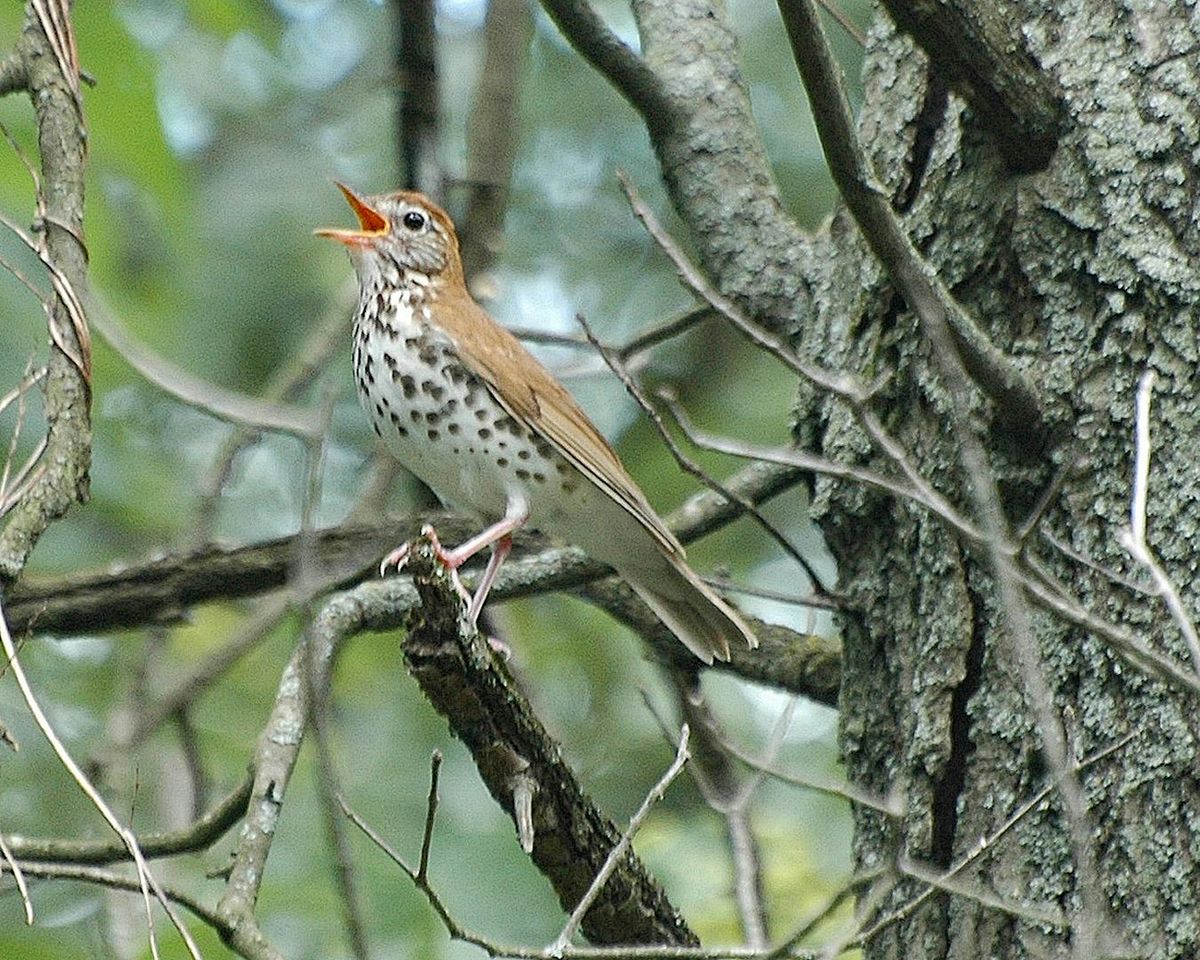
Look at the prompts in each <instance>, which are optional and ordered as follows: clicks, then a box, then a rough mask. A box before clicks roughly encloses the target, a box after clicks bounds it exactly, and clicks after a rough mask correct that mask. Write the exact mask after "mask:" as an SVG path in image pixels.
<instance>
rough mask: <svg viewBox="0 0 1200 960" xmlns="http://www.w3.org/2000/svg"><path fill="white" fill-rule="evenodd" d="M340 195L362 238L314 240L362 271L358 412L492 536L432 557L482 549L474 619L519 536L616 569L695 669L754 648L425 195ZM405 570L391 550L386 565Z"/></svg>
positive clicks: (457, 558)
mask: <svg viewBox="0 0 1200 960" xmlns="http://www.w3.org/2000/svg"><path fill="white" fill-rule="evenodd" d="M338 186H339V187H340V189H341V191H342V193H343V194H345V196H346V199H347V200H348V201H349V203H350V206H351V207H352V208H353V210H354V213H355V215H356V216H357V217H358V222H359V229H356V230H339V229H323V230H318V231H316V232H317V234H318V235H320V236H324V237H330V238H332V239H334V240H338V241H340V242H341V243H343V244H345V245H346V247H347V248H348V249H349V251H350V258H351V260H353V262H354V267H355V270H356V271H357V273H358V281H359V303H358V309H357V312H356V313H355V315H354V378H355V381H356V382H357V384H358V395H359V399H360V400H361V401H362V405H363V407H364V409H365V410H366V412H367V415H368V416H369V417H370V418H371V423H372V425H373V426H374V428H375V432H376V433H377V434H378V435H379V436H380V437H381V438H382V440H383V442H384V444H385V445H386V446H387V448H388V449H389V450H390V451H391V452H392V453H393V454H394V455H395V456H396V457H397V458H398V459H399V460H400V461H401V462H402V463H403V464H404V465H405V466H406V467H407V468H408V469H409V470H411V471H412V472H413V473H414V474H416V475H417V476H418V477H419V478H420V479H421V480H422V481H424V482H425V483H426V484H427V485H428V486H429V487H430V488H431V489H432V490H433V491H434V492H435V493H436V494H437V495H438V496H439V497H441V498H442V499H443V500H445V501H446V503H447V504H449V505H450V506H451V507H454V508H455V509H460V510H464V511H467V512H469V513H471V514H473V515H476V516H478V517H480V518H482V519H483V521H484V522H485V523H486V524H487V527H486V529H484V530H483V531H482V532H481V533H480V534H478V535H477V536H475V537H472V538H471V539H470V540H468V541H466V542H465V543H463V544H460V545H459V546H458V547H456V548H454V549H453V550H444V549H442V548H441V547H440V545H438V546H437V549H438V555H439V557H440V559H441V560H442V561H444V562H445V563H446V565H447V566H448V567H449V568H450V569H451V570H452V571H453V570H456V569H457V568H458V567H459V566H461V565H462V564H463V563H465V562H466V561H467V560H468V559H469V558H470V557H472V556H474V555H475V554H476V553H478V552H479V551H481V550H483V549H484V548H485V547H488V546H491V547H492V548H493V549H492V556H491V559H490V562H489V563H488V566H487V569H486V570H485V572H484V576H483V578H482V580H481V581H480V584H479V586H478V587H477V588H476V591H475V595H474V597H473V598H471V605H470V617H471V619H472V621H474V618H475V617H477V616H478V614H479V610H480V608H481V607H482V606H483V601H484V599H485V598H486V596H487V592H488V589H489V588H490V587H491V584H492V582H493V580H494V579H495V576H496V572H497V571H498V570H499V568H500V564H501V563H503V561H504V558H505V557H506V556H507V555H508V553H509V551H510V550H511V549H512V534H513V531H514V530H516V529H517V528H518V527H520V526H521V525H522V524H525V523H528V524H529V525H530V526H532V527H535V528H537V529H540V530H543V531H545V532H547V533H550V534H553V535H555V536H558V537H561V538H562V539H564V540H567V541H569V542H570V543H573V544H576V545H577V546H579V547H582V548H583V549H584V551H585V552H587V553H588V555H589V556H591V557H593V558H594V559H596V560H599V561H601V562H603V563H606V564H609V565H610V566H612V567H613V568H614V569H615V570H616V571H617V572H618V573H619V574H620V575H621V576H622V577H623V578H624V579H625V580H626V581H628V583H629V585H630V586H631V587H633V589H634V590H635V591H636V592H637V593H638V595H639V596H641V598H642V599H643V600H645V601H646V603H647V604H648V605H649V606H650V608H651V609H652V610H653V611H654V612H655V613H656V614H657V615H658V617H659V618H660V619H661V620H662V621H663V623H665V624H666V625H667V627H669V628H670V629H671V631H672V632H673V633H674V634H675V635H676V636H677V637H678V638H679V639H680V640H681V641H682V642H683V643H684V644H685V645H686V646H687V647H688V649H689V650H691V651H692V652H693V653H695V654H696V656H698V657H700V659H702V660H704V661H705V662H708V663H711V662H712V659H713V657H714V656H716V657H720V658H722V659H725V660H727V659H729V644H730V641H739V642H744V643H748V644H749V645H750V646H751V647H753V646H755V639H754V634H753V633H752V632H751V631H750V628H749V627H748V626H747V625H746V623H745V621H744V620H743V619H742V618H741V617H740V616H739V615H738V614H737V613H736V612H735V611H734V610H733V609H732V608H731V607H730V606H729V605H728V604H727V603H725V601H723V600H722V599H721V598H720V597H718V596H717V595H716V594H715V593H714V592H713V591H712V590H711V589H709V587H708V586H707V585H705V584H704V582H703V581H701V579H700V578H699V577H698V576H697V575H696V574H695V573H694V572H693V571H692V569H691V568H690V567H689V566H688V565H687V562H686V560H685V559H684V552H683V547H682V546H680V544H679V541H678V540H676V539H675V537H674V536H673V535H672V534H671V531H670V530H668V529H667V528H666V526H665V525H664V524H663V522H662V520H661V519H659V517H658V516H657V515H656V514H655V512H654V510H653V509H652V508H651V507H650V504H649V503H647V501H646V498H645V496H644V495H643V494H642V491H641V490H640V489H638V486H637V484H636V483H634V481H633V478H632V477H630V476H629V474H628V473H627V472H626V470H625V468H624V466H622V464H621V461H620V460H619V459H618V458H617V455H616V453H615V452H614V451H613V449H612V447H610V446H609V445H608V443H607V442H606V441H605V439H604V437H602V436H601V435H600V432H599V431H598V430H597V429H596V427H595V426H594V425H593V424H592V422H591V421H590V420H589V419H588V418H587V416H586V415H585V414H584V412H583V411H582V410H581V409H580V408H579V405H578V404H576V402H575V401H574V399H573V398H572V397H571V395H570V394H569V393H567V391H566V390H565V389H564V388H563V386H562V385H561V384H560V383H559V382H558V381H557V380H555V379H554V377H553V376H551V374H550V373H549V372H548V371H547V370H546V369H545V367H543V366H542V365H541V364H540V363H539V362H538V361H537V360H536V359H535V358H534V357H533V356H532V355H531V354H530V353H529V352H528V351H527V350H526V349H525V348H524V347H523V346H522V345H521V344H520V342H519V341H518V340H517V339H516V337H514V336H513V335H512V334H511V333H509V332H508V331H507V330H505V329H504V328H503V327H501V326H500V325H499V324H498V323H496V321H494V320H493V319H492V318H491V317H490V316H488V315H487V313H486V312H485V311H484V310H483V308H482V307H480V306H479V304H477V303H476V302H475V301H474V300H473V299H472V298H471V294H470V293H469V292H468V291H467V288H466V284H465V282H464V278H463V268H462V260H461V258H460V256H459V250H458V237H457V235H456V234H455V232H454V224H453V223H452V222H451V220H450V218H449V216H447V215H446V213H445V212H444V211H443V210H441V209H440V208H439V207H437V206H436V205H435V204H434V203H432V202H431V201H430V200H429V199H428V198H427V197H425V196H424V195H423V194H420V193H413V192H408V191H397V192H396V193H389V194H383V195H380V196H371V197H362V196H359V195H358V194H356V193H355V192H354V191H353V190H351V189H349V188H348V187H345V186H342V185H341V184H338ZM433 539H434V543H435V544H436V543H437V541H436V537H434V538H433ZM406 556H407V547H400V548H399V549H398V550H397V551H395V552H394V553H392V554H391V555H389V556H388V557H387V558H385V560H384V563H383V565H382V566H383V568H386V567H387V566H389V565H391V564H393V563H395V564H399V563H402V562H403V560H404V558H405V557H406Z"/></svg>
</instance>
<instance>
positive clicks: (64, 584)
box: [8, 463, 841, 704]
mask: <svg viewBox="0 0 1200 960" xmlns="http://www.w3.org/2000/svg"><path fill="white" fill-rule="evenodd" d="M803 476H805V473H804V471H802V470H800V469H798V468H795V467H790V466H779V465H775V464H764V463H753V464H751V465H749V466H748V467H745V468H744V469H742V470H740V471H738V472H737V473H736V474H735V475H734V476H733V477H731V478H729V479H728V480H727V481H726V486H728V487H729V488H730V489H731V490H734V491H735V492H737V493H739V494H740V495H742V496H744V497H746V498H747V499H749V500H751V501H753V502H754V503H763V502H765V501H767V500H769V499H771V498H772V497H774V496H776V495H778V494H779V493H781V492H783V491H784V490H787V489H788V488H790V487H792V486H794V485H795V484H796V483H797V482H798V481H799V480H800V479H801V478H802V477H803ZM741 512H742V511H741V508H740V507H739V506H738V505H737V504H735V503H731V502H729V501H728V500H726V499H725V498H724V497H721V496H719V495H718V494H715V493H713V492H712V491H710V490H705V491H703V492H701V493H698V494H696V495H695V496H694V497H692V498H691V499H690V500H688V501H687V502H686V503H685V504H684V505H683V506H682V507H680V508H679V510H677V511H675V512H674V513H673V514H672V515H671V516H670V517H669V518H668V519H669V522H670V525H671V527H672V529H674V530H675V531H676V533H677V534H678V535H679V537H680V539H681V540H683V541H684V542H685V543H687V542H689V541H691V540H695V539H697V538H699V537H702V536H704V535H705V534H707V533H710V532H712V531H713V530H716V529H718V528H719V527H722V526H724V525H725V524H727V523H729V522H730V521H732V520H734V519H736V518H737V517H738V516H740V515H741ZM427 519H431V518H429V517H418V518H411V519H410V522H408V523H407V524H403V523H390V524H389V523H385V524H375V525H369V526H366V525H346V526H343V527H335V528H333V529H330V530H323V531H320V532H318V533H315V534H313V535H312V536H311V538H310V539H308V540H306V541H304V542H303V544H301V542H300V541H299V540H298V538H297V537H283V538H280V539H278V540H272V541H268V542H267V543H261V544H253V545H251V546H248V547H238V548H233V549H230V548H222V547H206V548H204V549H202V550H198V551H195V552H193V553H188V554H183V555H179V556H169V557H165V558H157V559H154V560H151V561H149V562H147V563H145V564H141V565H137V566H131V567H129V568H126V569H124V570H121V571H118V572H116V573H110V572H104V573H97V574H89V575H86V576H82V577H77V576H71V577H66V578H63V579H61V580H55V581H39V582H33V583H21V584H18V585H17V586H16V587H15V588H14V589H13V592H12V595H11V598H10V600H9V603H8V615H9V622H10V624H12V628H13V632H14V633H24V632H28V631H37V632H48V633H55V632H57V633H71V632H79V631H97V630H111V629H115V628H117V627H131V626H138V625H142V624H146V623H155V622H164V621H170V620H172V619H176V618H178V617H180V616H182V615H183V613H184V612H185V611H186V610H187V609H188V608H189V607H191V606H193V605H195V604H198V603H204V602H208V601H213V600H229V599H235V598H237V597H247V596H256V595H258V594H261V593H265V592H268V591H271V590H276V589H279V588H280V587H283V586H285V585H287V584H288V582H289V577H290V576H291V574H292V572H293V568H294V565H295V563H296V561H297V558H298V550H300V549H303V550H304V551H305V552H306V556H305V563H306V568H307V569H309V570H317V571H320V574H319V575H320V576H321V578H322V579H323V580H324V581H325V582H326V583H327V584H328V586H329V587H335V586H339V585H348V584H351V583H355V582H358V581H359V580H361V579H362V578H363V576H366V575H369V574H370V573H371V571H373V570H374V567H375V564H376V563H377V562H378V560H379V558H380V556H382V554H383V553H385V552H386V551H387V550H388V549H389V548H391V547H393V546H395V545H396V543H398V542H399V541H401V540H403V539H404V538H405V536H406V535H408V534H411V533H415V532H416V530H417V529H418V528H419V526H420V524H421V522H422V521H424V520H427ZM432 519H433V521H434V522H435V524H436V526H437V528H438V530H439V531H440V532H441V534H442V535H443V538H444V539H445V540H446V541H447V542H455V541H457V540H459V539H462V538H464V537H465V536H467V535H469V534H470V533H471V532H473V531H472V528H471V526H470V523H469V522H468V521H464V520H463V519H461V518H456V517H450V516H446V515H438V516H437V517H435V518H432ZM529 544H532V545H536V546H542V545H543V544H544V541H541V540H540V539H539V538H536V537H533V536H528V535H525V536H522V537H519V538H518V548H522V547H523V546H525V545H529ZM608 573H609V571H608V569H607V568H606V567H604V566H602V565H600V564H597V563H593V562H591V561H589V560H588V559H587V558H586V557H585V556H584V555H583V554H582V553H581V552H580V551H578V550H555V549H551V550H543V551H542V552H541V553H537V554H534V555H531V556H528V557H525V558H522V559H521V560H519V561H513V562H510V563H509V564H506V565H505V567H504V568H503V569H502V570H501V574H500V579H499V580H498V581H497V583H496V586H495V588H494V590H493V592H492V597H493V599H495V600H503V599H506V598H514V597H523V596H529V595H531V594H534V593H544V592H546V591H548V590H569V589H574V588H577V587H584V586H585V585H587V584H591V585H590V586H587V587H586V589H583V590H581V595H582V596H583V598H584V599H586V600H588V601H589V602H592V603H595V604H597V605H599V606H601V607H603V608H604V609H605V610H607V611H608V612H609V613H611V614H612V615H613V616H615V617H617V619H619V620H621V621H622V622H624V623H627V624H629V625H630V626H631V627H633V628H634V629H635V630H637V631H638V632H639V633H641V634H642V635H643V636H645V637H646V638H647V639H648V641H649V642H650V643H651V645H652V646H653V648H654V650H655V654H656V656H659V657H662V658H663V659H666V660H676V659H677V658H679V657H681V656H684V655H685V653H686V652H683V653H681V651H682V649H683V648H682V647H680V646H679V642H678V641H677V640H676V639H675V638H674V636H673V635H672V634H670V633H668V632H666V631H664V630H662V629H661V628H660V625H659V624H658V622H657V620H655V619H654V618H653V616H652V615H651V614H650V612H649V610H648V609H646V607H645V606H644V605H643V604H642V603H641V602H640V601H639V600H636V599H635V598H633V597H632V595H631V593H630V592H629V591H628V590H626V589H624V588H622V587H621V586H620V585H619V584H618V583H617V582H616V581H615V580H613V579H612V578H609V579H604V578H605V577H606V576H607V574H608ZM381 587H383V584H379V583H367V584H363V585H362V586H361V587H360V588H359V590H360V591H365V594H364V595H370V596H372V597H375V596H381V594H379V593H378V592H377V588H381ZM382 595H386V591H384V594H382ZM372 609H375V608H372ZM406 612H407V611H406V609H401V608H397V607H394V606H392V607H389V606H388V605H387V604H386V603H381V604H380V606H379V607H378V608H377V611H376V612H374V613H372V623H371V625H370V629H376V630H388V629H394V628H396V627H398V626H399V625H400V624H401V623H402V621H403V617H404V615H405V613H406ZM364 629H366V628H365V627H364ZM754 630H755V634H756V635H757V636H758V638H759V640H760V642H761V647H760V649H759V650H758V651H751V650H739V651H737V652H735V654H734V656H733V659H732V660H731V661H730V662H728V663H718V664H715V665H714V667H715V669H720V670H726V671H730V672H732V673H734V674H736V675H737V676H740V677H744V678H745V679H747V680H754V681H756V682H758V683H765V684H769V685H771V686H778V687H781V688H782V689H785V690H789V691H791V692H793V693H798V694H801V695H803V696H806V697H810V698H812V699H814V700H817V701H819V702H821V703H828V704H833V703H834V702H835V701H836V699H837V691H838V683H839V674H840V664H841V649H840V646H839V644H838V643H837V642H836V641H832V640H827V639H825V638H822V637H816V636H810V635H807V634H797V633H794V632H792V631H791V630H788V629H787V628H786V627H780V626H776V625H772V624H766V623H761V622H757V621H756V622H755V624H754ZM768 653H769V654H770V655H767V654H768Z"/></svg>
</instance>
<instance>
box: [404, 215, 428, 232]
mask: <svg viewBox="0 0 1200 960" xmlns="http://www.w3.org/2000/svg"><path fill="white" fill-rule="evenodd" d="M402 222H403V224H404V226H405V227H407V228H408V229H409V230H413V231H416V230H420V229H421V228H422V227H424V226H425V214H423V213H418V212H417V211H416V210H409V211H408V213H406V214H405V215H404V217H403V220H402Z"/></svg>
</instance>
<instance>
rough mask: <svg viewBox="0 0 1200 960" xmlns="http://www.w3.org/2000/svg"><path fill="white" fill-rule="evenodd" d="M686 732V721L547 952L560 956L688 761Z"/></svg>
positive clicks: (553, 955) (687, 732)
mask: <svg viewBox="0 0 1200 960" xmlns="http://www.w3.org/2000/svg"><path fill="white" fill-rule="evenodd" d="M688 735H689V731H688V725H687V724H686V723H685V724H684V725H683V726H682V727H681V728H680V730H679V747H678V749H677V750H676V751H675V759H674V760H673V761H672V762H671V765H670V766H669V767H667V771H666V773H664V774H663V775H662V777H661V778H660V779H659V781H658V783H656V784H655V785H654V787H653V788H652V789H651V790H650V792H649V793H648V794H646V799H645V800H643V801H642V805H641V806H640V807H638V809H637V812H636V813H634V815H633V816H632V817H631V818H630V820H629V826H628V827H627V828H626V829H625V832H624V833H623V834H622V835H621V839H620V840H619V841H618V842H617V843H616V845H614V846H613V848H612V849H611V850H610V851H609V852H608V856H607V857H606V858H605V860H604V865H603V866H601V868H600V869H599V871H597V873H596V876H595V877H593V878H592V882H591V884H590V885H589V886H588V888H587V891H586V892H585V893H584V895H583V896H582V897H581V898H580V900H579V903H578V904H576V906H575V909H574V910H572V911H571V915H570V916H569V917H568V918H567V922H566V924H564V925H563V928H562V932H561V933H560V934H559V935H558V938H557V939H556V940H554V942H553V943H551V944H550V946H549V947H547V948H546V952H547V953H548V954H549V955H550V956H552V957H561V956H562V955H563V951H564V949H565V948H566V947H567V946H568V944H570V942H571V940H572V939H574V937H575V933H576V931H578V930H579V925H580V923H582V922H583V917H584V914H586V913H587V912H588V910H589V909H591V906H592V904H593V903H595V902H596V897H598V896H599V895H600V891H601V890H603V889H604V884H605V883H606V882H607V881H608V878H609V877H611V876H612V873H613V871H614V870H616V869H617V864H618V863H620V862H621V858H622V857H624V856H625V852H626V851H627V850H628V849H629V846H630V844H632V843H633V837H634V835H635V834H636V833H637V832H638V830H639V829H641V826H642V822H643V821H644V820H645V819H646V817H647V815H648V814H649V813H650V809H651V808H652V807H653V806H654V804H656V803H657V802H658V801H659V800H661V799H662V797H663V794H664V793H666V792H667V787H669V786H670V785H671V784H672V782H674V780H675V778H676V777H678V776H679V774H680V773H682V772H683V767H684V765H685V764H686V763H687V761H688Z"/></svg>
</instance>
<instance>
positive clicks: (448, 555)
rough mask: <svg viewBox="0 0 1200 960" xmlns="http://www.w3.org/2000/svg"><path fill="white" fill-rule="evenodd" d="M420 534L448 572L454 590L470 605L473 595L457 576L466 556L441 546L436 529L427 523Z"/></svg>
mask: <svg viewBox="0 0 1200 960" xmlns="http://www.w3.org/2000/svg"><path fill="white" fill-rule="evenodd" d="M421 536H422V537H424V538H425V539H426V540H428V541H429V546H430V547H432V548H433V555H434V556H435V557H436V558H437V560H438V562H439V563H440V564H441V565H442V566H444V567H445V568H446V572H447V573H448V574H450V582H451V583H452V584H454V589H455V591H456V592H457V593H458V595H459V596H460V597H462V598H463V601H464V602H465V603H466V604H467V606H468V607H469V606H471V604H472V601H473V600H474V597H472V596H471V591H470V590H468V589H467V588H466V587H464V586H463V582H462V580H460V579H459V576H458V568H459V567H461V566H462V565H463V564H464V563H466V561H467V559H468V558H467V557H465V556H460V555H459V551H457V550H447V549H446V548H445V547H443V546H442V541H441V540H439V539H438V535H437V531H436V530H434V529H433V527H432V526H430V525H429V524H428V523H427V524H425V525H424V526H422V527H421Z"/></svg>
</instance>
